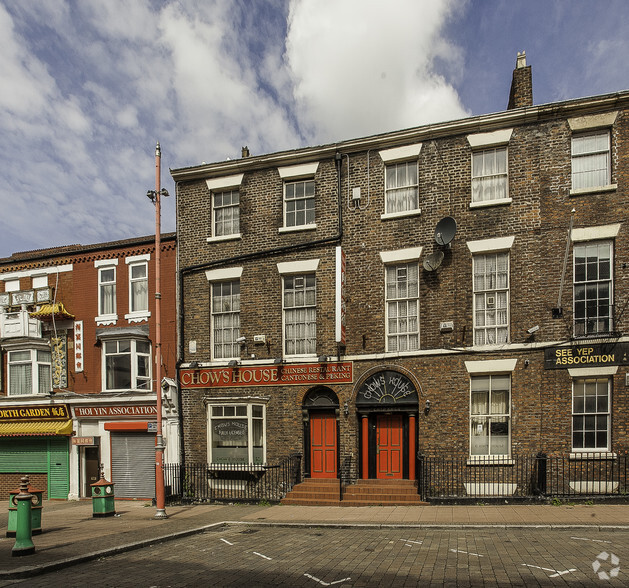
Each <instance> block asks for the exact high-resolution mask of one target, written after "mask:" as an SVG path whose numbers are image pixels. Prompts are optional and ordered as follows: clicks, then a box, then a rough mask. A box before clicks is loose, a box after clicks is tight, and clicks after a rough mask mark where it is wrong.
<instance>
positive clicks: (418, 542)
mask: <svg viewBox="0 0 629 588" xmlns="http://www.w3.org/2000/svg"><path fill="white" fill-rule="evenodd" d="M400 541H404V542H406V543H415V544H416V545H421V544H422V543H423V541H413V540H411V539H400ZM409 547H410V546H409Z"/></svg>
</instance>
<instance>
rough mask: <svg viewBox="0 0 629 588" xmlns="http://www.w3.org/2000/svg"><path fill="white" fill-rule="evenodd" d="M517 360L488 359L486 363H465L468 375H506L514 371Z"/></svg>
mask: <svg viewBox="0 0 629 588" xmlns="http://www.w3.org/2000/svg"><path fill="white" fill-rule="evenodd" d="M517 363H518V360H517V359H489V360H487V361H466V362H465V369H466V370H467V373H468V374H493V373H507V372H512V371H513V370H514V369H515V366H516V364H517Z"/></svg>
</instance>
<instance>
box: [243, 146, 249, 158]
mask: <svg viewBox="0 0 629 588" xmlns="http://www.w3.org/2000/svg"><path fill="white" fill-rule="evenodd" d="M249 155H251V153H249V147H247V146H246V145H245V146H244V147H243V148H242V156H243V157H249Z"/></svg>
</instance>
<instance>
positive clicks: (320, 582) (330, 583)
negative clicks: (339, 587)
mask: <svg viewBox="0 0 629 588" xmlns="http://www.w3.org/2000/svg"><path fill="white" fill-rule="evenodd" d="M304 576H306V578H310V579H311V580H314V581H315V582H318V583H319V584H321V586H334V584H340V583H341V582H347V581H348V580H351V578H343V579H342V580H335V581H334V582H324V581H323V580H319V578H316V577H315V576H311V575H310V574H304Z"/></svg>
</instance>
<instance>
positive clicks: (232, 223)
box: [212, 188, 240, 241]
mask: <svg viewBox="0 0 629 588" xmlns="http://www.w3.org/2000/svg"><path fill="white" fill-rule="evenodd" d="M227 195H229V198H230V202H229V204H225V202H224V200H225V199H226V197H227ZM219 199H222V202H221V203H220V204H219V203H218V200H219ZM234 199H235V201H234ZM219 212H222V213H227V214H228V215H229V217H230V218H229V219H228V220H226V219H219V218H218V216H219ZM228 226H229V227H230V229H231V230H228V231H226V232H225V228H226V227H228ZM219 227H220V229H219ZM212 236H213V237H214V240H216V241H224V240H227V239H235V238H237V237H240V190H239V189H238V188H232V189H229V190H227V189H225V190H215V191H213V192H212Z"/></svg>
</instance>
